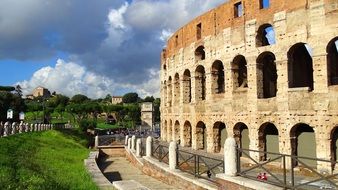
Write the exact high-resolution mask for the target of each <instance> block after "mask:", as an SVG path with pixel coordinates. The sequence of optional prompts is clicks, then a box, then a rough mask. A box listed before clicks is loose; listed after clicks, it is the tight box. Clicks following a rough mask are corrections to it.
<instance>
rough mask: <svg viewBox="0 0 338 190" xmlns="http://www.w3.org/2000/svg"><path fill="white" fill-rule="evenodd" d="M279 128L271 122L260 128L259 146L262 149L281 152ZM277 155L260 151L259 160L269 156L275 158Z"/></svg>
mask: <svg viewBox="0 0 338 190" xmlns="http://www.w3.org/2000/svg"><path fill="white" fill-rule="evenodd" d="M278 135H279V133H278V129H277V127H276V126H275V125H274V124H273V123H270V122H267V123H264V124H262V125H261V126H260V127H259V130H258V141H259V142H258V147H259V150H260V151H264V152H272V153H279V139H278ZM275 157H276V155H273V154H267V153H260V155H259V160H260V161H265V160H267V159H268V158H270V159H271V158H275Z"/></svg>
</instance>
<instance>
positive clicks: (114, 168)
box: [99, 157, 177, 190]
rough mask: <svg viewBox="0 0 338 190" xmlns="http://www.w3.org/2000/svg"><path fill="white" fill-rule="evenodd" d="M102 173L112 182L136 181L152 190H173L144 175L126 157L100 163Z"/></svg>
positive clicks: (108, 159)
mask: <svg viewBox="0 0 338 190" xmlns="http://www.w3.org/2000/svg"><path fill="white" fill-rule="evenodd" d="M99 165H100V166H99V167H100V168H101V171H102V172H103V174H104V175H105V176H106V177H107V179H108V180H109V181H110V182H113V181H120V180H123V181H124V180H135V181H137V182H138V183H140V184H141V185H143V186H145V187H147V188H149V189H152V190H171V189H177V188H176V187H171V186H169V185H167V184H165V183H163V182H161V181H159V180H156V179H154V178H152V177H150V176H147V175H145V174H143V173H142V172H141V171H140V170H139V169H138V168H136V167H134V166H133V165H132V164H131V163H130V162H129V161H128V160H127V159H126V158H125V157H108V158H105V159H103V160H101V161H100V164H99Z"/></svg>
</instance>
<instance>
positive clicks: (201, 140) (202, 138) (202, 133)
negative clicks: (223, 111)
mask: <svg viewBox="0 0 338 190" xmlns="http://www.w3.org/2000/svg"><path fill="white" fill-rule="evenodd" d="M206 129H207V128H206V126H205V124H204V122H202V121H199V122H198V123H197V125H196V148H197V150H200V149H205V148H206V145H207V143H206V141H207V138H206V135H207V133H206Z"/></svg>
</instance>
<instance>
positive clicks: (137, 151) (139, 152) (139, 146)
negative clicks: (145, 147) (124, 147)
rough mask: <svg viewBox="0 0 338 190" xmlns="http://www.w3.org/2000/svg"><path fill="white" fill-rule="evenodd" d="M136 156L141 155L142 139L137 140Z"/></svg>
mask: <svg viewBox="0 0 338 190" xmlns="http://www.w3.org/2000/svg"><path fill="white" fill-rule="evenodd" d="M136 157H141V139H137V140H136Z"/></svg>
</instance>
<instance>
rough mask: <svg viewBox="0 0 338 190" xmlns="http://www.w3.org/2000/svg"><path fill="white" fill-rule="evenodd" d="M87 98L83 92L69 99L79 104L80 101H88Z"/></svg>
mask: <svg viewBox="0 0 338 190" xmlns="http://www.w3.org/2000/svg"><path fill="white" fill-rule="evenodd" d="M89 100H90V99H89V98H88V97H87V96H85V95H83V94H76V95H74V96H73V97H72V98H71V100H70V101H71V102H72V103H75V104H80V103H84V102H86V101H89Z"/></svg>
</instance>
